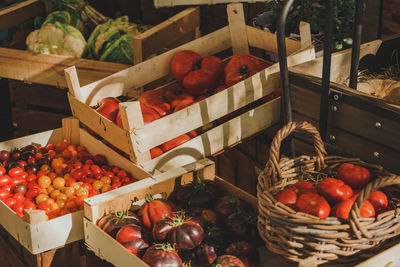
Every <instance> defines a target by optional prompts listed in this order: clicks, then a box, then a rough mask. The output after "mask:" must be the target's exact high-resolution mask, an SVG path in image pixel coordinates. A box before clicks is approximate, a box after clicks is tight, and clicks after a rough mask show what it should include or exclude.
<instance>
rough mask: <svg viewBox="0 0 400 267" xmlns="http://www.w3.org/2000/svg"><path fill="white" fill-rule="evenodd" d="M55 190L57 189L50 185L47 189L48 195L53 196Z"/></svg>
mask: <svg viewBox="0 0 400 267" xmlns="http://www.w3.org/2000/svg"><path fill="white" fill-rule="evenodd" d="M54 189H55V188H54V186H52V185H49V187H47V193H48V194H51V192H53V191H54Z"/></svg>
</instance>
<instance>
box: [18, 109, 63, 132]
mask: <svg viewBox="0 0 400 267" xmlns="http://www.w3.org/2000/svg"><path fill="white" fill-rule="evenodd" d="M11 111H12V119H13V126H14V127H16V128H18V129H20V130H29V131H34V132H43V131H47V130H49V129H54V128H59V127H61V119H62V118H65V117H68V116H69V115H64V114H58V113H52V112H45V111H38V110H26V109H21V108H12V109H11Z"/></svg>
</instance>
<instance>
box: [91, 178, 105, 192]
mask: <svg viewBox="0 0 400 267" xmlns="http://www.w3.org/2000/svg"><path fill="white" fill-rule="evenodd" d="M92 186H93V188H94V189H96V190H100V189H101V188H102V187H103V186H104V183H103V182H102V181H100V180H97V181H94V182H93V184H92Z"/></svg>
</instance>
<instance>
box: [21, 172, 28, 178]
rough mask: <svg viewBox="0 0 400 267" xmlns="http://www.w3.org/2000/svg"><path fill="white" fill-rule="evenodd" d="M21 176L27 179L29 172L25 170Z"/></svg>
mask: <svg viewBox="0 0 400 267" xmlns="http://www.w3.org/2000/svg"><path fill="white" fill-rule="evenodd" d="M21 177H22V178H24V179H26V177H28V173H27V172H25V171H24V172H22V174H21Z"/></svg>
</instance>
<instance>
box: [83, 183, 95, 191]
mask: <svg viewBox="0 0 400 267" xmlns="http://www.w3.org/2000/svg"><path fill="white" fill-rule="evenodd" d="M81 188H85V189H86V190H88V191H89V190H90V189H92V188H93V187H92V185H91V184H89V183H83V184H82V185H81Z"/></svg>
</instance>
